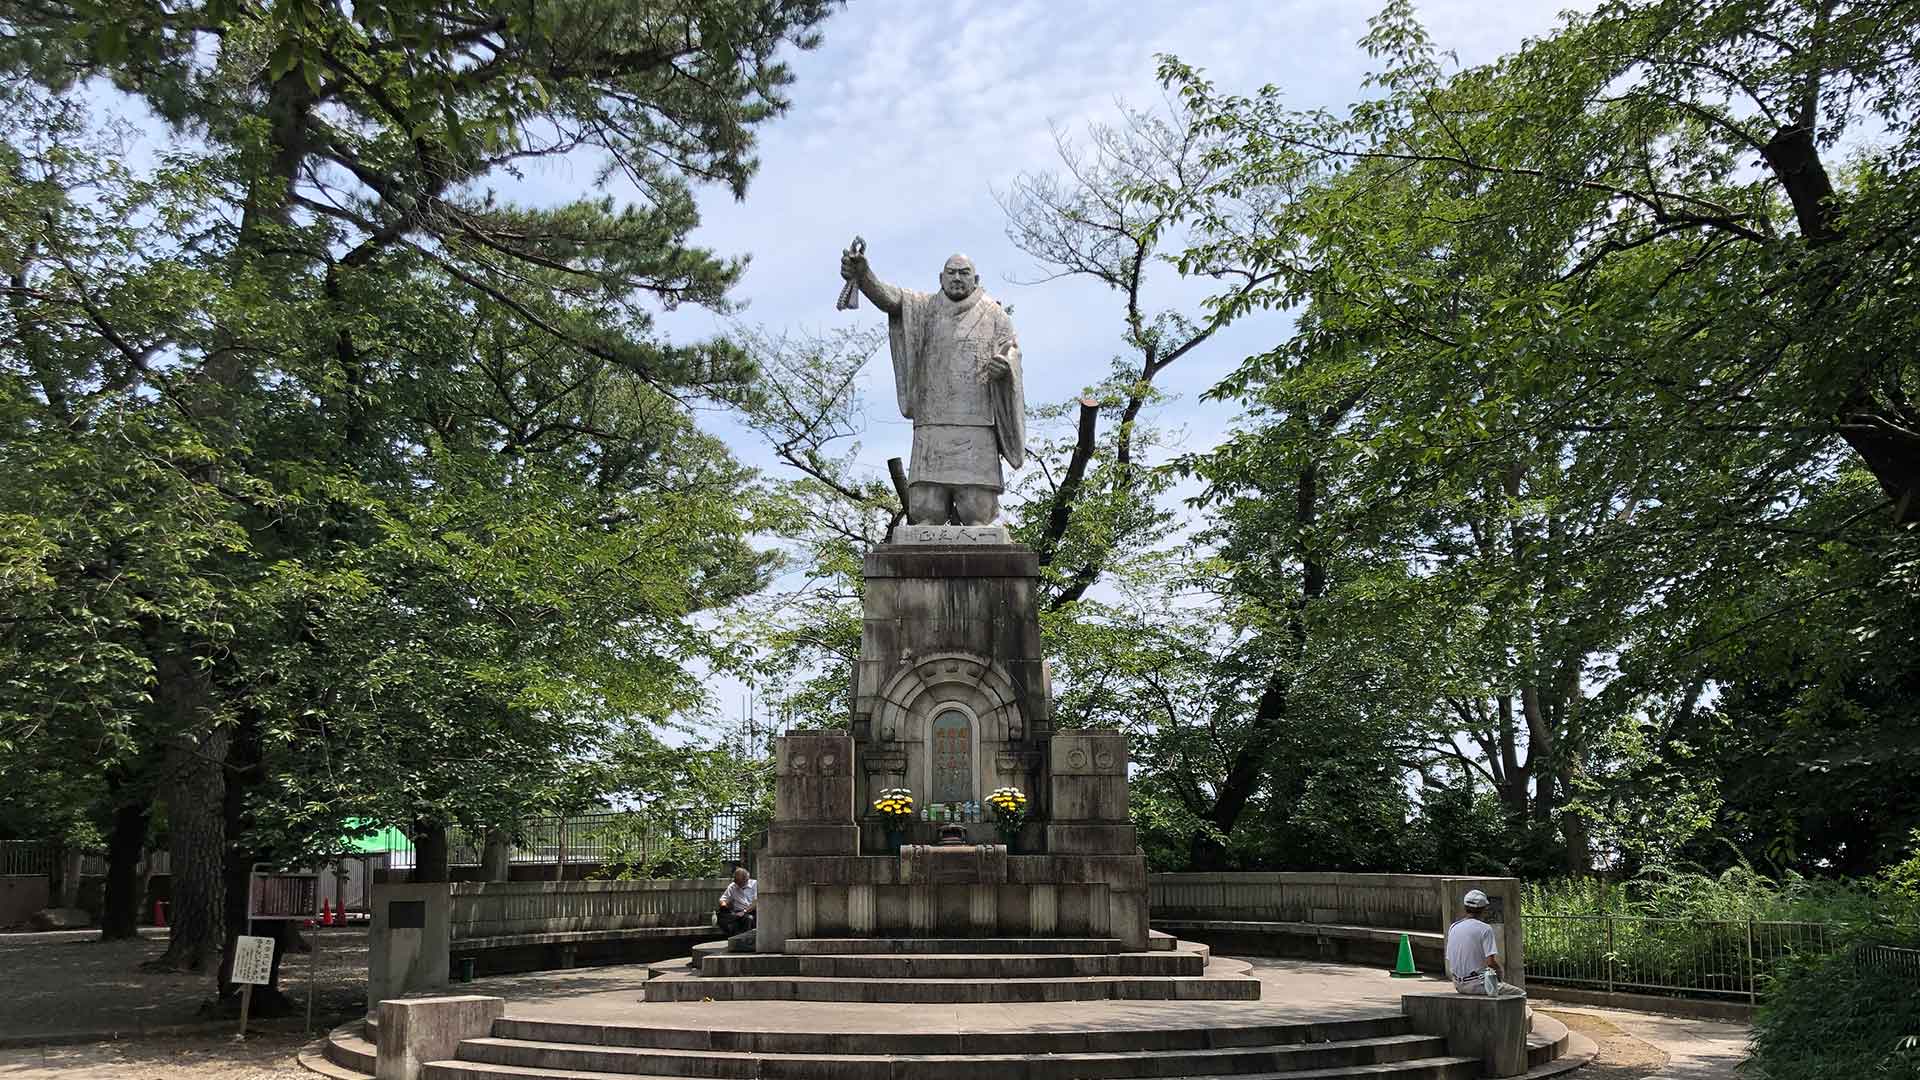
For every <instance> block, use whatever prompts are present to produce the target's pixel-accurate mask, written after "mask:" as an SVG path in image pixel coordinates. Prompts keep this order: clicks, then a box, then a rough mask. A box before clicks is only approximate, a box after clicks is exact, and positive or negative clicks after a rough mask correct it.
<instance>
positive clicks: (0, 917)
mask: <svg viewBox="0 0 1920 1080" xmlns="http://www.w3.org/2000/svg"><path fill="white" fill-rule="evenodd" d="M51 896H52V891H51V889H50V888H49V885H48V879H47V876H46V875H45V874H8V875H6V876H0V926H25V925H27V921H28V920H29V919H31V918H33V913H34V912H36V911H39V910H40V909H41V908H43V907H46V906H48V904H49V903H50V902H51V900H50V898H51Z"/></svg>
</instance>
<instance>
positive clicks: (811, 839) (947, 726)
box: [700, 245, 1171, 982]
mask: <svg viewBox="0 0 1920 1080" xmlns="http://www.w3.org/2000/svg"><path fill="white" fill-rule="evenodd" d="M841 271H842V274H843V276H844V277H845V278H846V279H847V281H848V282H849V283H850V285H851V286H852V287H853V288H855V289H857V290H858V292H859V293H861V294H863V295H865V296H866V297H867V298H868V299H870V300H871V301H872V302H873V304H874V306H875V307H878V308H879V309H881V311H882V312H884V313H885V314H886V315H887V319H888V329H889V338H890V343H891V351H892V357H893V369H894V374H895V381H896V383H897V385H898V387H899V402H900V408H901V412H902V413H903V414H905V415H906V416H908V417H910V418H912V419H913V421H914V437H913V460H912V467H911V471H910V474H909V483H908V489H907V493H906V495H907V498H906V502H907V507H906V509H907V522H906V523H905V524H903V525H900V526H898V527H896V528H895V529H894V530H893V533H892V535H891V536H890V537H889V541H890V542H889V543H886V544H882V545H879V546H877V547H875V548H873V549H872V550H871V551H869V552H868V553H867V556H866V564H865V567H864V574H865V578H866V592H865V613H864V620H863V624H862V631H861V641H860V658H859V660H858V661H857V662H856V663H855V664H854V670H853V672H852V676H853V715H852V716H851V717H850V718H849V723H848V725H847V729H846V730H844V731H789V732H788V733H787V734H786V735H785V736H783V737H781V738H780V739H779V740H777V743H778V745H777V750H776V769H777V781H776V788H775V791H776V795H775V803H776V805H775V821H774V824H773V826H772V829H771V830H770V832H769V840H768V845H767V848H766V849H765V851H764V852H763V853H762V854H761V855H760V857H759V861H758V878H759V900H758V908H757V910H758V912H759V927H758V930H757V933H756V942H755V950H756V952H757V953H759V954H781V953H785V952H788V951H789V948H790V947H792V948H794V949H795V950H797V951H800V952H804V951H807V950H809V949H812V948H815V947H816V946H814V945H812V944H811V943H812V942H816V941H818V940H820V939H838V940H841V941H842V942H843V945H842V946H838V947H839V948H843V949H844V948H851V947H854V946H853V945H851V944H844V942H845V941H846V939H871V940H873V941H875V942H879V941H883V940H884V941H897V940H899V939H953V938H1005V939H1047V938H1054V939H1087V940H1093V939H1098V940H1101V941H1107V942H1110V943H1111V944H1112V947H1113V949H1114V950H1115V951H1117V952H1128V951H1136V950H1146V949H1147V946H1148V932H1147V903H1146V899H1147V897H1146V862H1145V859H1144V858H1143V857H1142V855H1141V854H1140V851H1139V847H1138V845H1137V843H1136V840H1135V837H1134V829H1133V826H1132V825H1131V824H1129V823H1128V820H1127V794H1126V792H1127V777H1126V771H1127V751H1126V740H1125V739H1124V738H1123V737H1122V736H1121V735H1120V734H1119V733H1117V732H1112V731H1056V730H1055V729H1054V726H1053V714H1052V701H1051V690H1050V687H1049V686H1048V681H1047V669H1046V664H1045V662H1044V660H1043V658H1042V654H1041V648H1040V622H1039V612H1038V605H1037V595H1036V588H1037V585H1038V583H1039V577H1040V562H1039V559H1038V557H1037V556H1035V554H1034V553H1033V552H1032V551H1031V550H1029V549H1028V548H1026V547H1024V546H1022V545H1020V544H1017V543H1014V542H1013V541H1012V540H1011V538H1010V537H1009V536H1008V534H1007V530H1006V529H1005V527H1003V526H1000V525H997V524H995V523H994V521H993V519H994V517H995V516H996V515H997V512H998V500H999V495H1000V492H1001V488H1002V473H1001V464H1002V462H1005V463H1006V464H1010V465H1013V466H1016V467H1017V466H1018V465H1019V464H1020V463H1021V462H1022V461H1023V460H1024V455H1025V449H1024V446H1023V445H1022V440H1023V439H1024V438H1025V426H1024V425H1025V419H1024V416H1025V403H1024V401H1023V400H1022V398H1021V394H1022V389H1021V379H1020V349H1019V343H1018V339H1017V338H1016V337H1015V336H1014V333H1013V326H1012V322H1011V320H1010V319H1009V318H1008V317H1007V315H1006V312H1005V310H1004V309H1003V308H1001V307H1000V305H998V304H997V303H995V302H994V301H993V300H992V299H991V298H990V297H988V296H986V294H985V293H984V292H982V291H981V290H980V287H979V283H978V281H977V279H976V277H975V273H974V268H973V265H972V263H971V262H970V261H968V260H967V259H966V258H965V257H964V256H955V257H953V258H952V259H949V260H948V261H947V263H946V265H945V267H943V268H942V271H941V276H940V277H941V288H940V291H939V292H938V293H931V294H930V293H919V292H915V291H913V290H911V289H904V288H900V287H897V286H893V285H888V284H885V283H883V282H881V281H880V280H879V279H877V278H876V277H874V275H873V273H872V271H871V270H870V269H869V268H868V267H867V264H866V257H865V252H864V245H856V246H855V247H854V248H850V249H849V250H848V252H847V253H846V254H845V255H844V256H843V258H842V262H841ZM850 296H851V293H848V294H846V297H850ZM848 303H849V301H848V300H847V299H846V298H845V297H843V305H846V304H848ZM1002 787H1016V788H1019V789H1021V790H1022V791H1023V792H1025V793H1026V794H1027V795H1028V799H1029V802H1028V807H1029V818H1028V821H1027V823H1026V825H1025V826H1024V828H1022V830H1021V831H1020V832H1019V833H1018V835H1017V836H1014V837H1012V838H1011V840H1012V843H1011V844H1006V843H1002V842H1000V838H999V837H998V836H997V835H996V830H995V827H994V825H993V824H992V822H991V820H990V818H989V816H988V814H987V813H986V810H985V800H986V797H987V795H988V794H989V793H991V792H992V791H994V790H995V789H997V788H1002ZM890 788H906V789H909V790H911V791H912V792H913V794H914V801H915V805H916V807H917V808H918V810H919V813H918V815H917V817H916V820H914V821H913V822H912V823H911V824H910V825H909V827H908V828H907V829H906V830H905V831H906V843H905V844H904V845H903V846H901V847H900V848H899V849H898V850H895V849H894V848H893V847H892V845H891V844H890V843H889V839H888V835H887V834H888V827H887V825H886V824H885V823H884V822H882V821H881V820H879V819H878V818H877V817H876V816H875V815H874V814H873V813H872V812H871V811H870V810H869V809H868V808H869V807H871V806H872V804H873V801H874V799H875V798H876V797H877V796H878V795H879V793H880V792H881V791H883V790H886V789H890ZM895 831H896V836H895V842H897V840H898V835H897V834H898V830H897V829H896V830H895ZM943 833H944V834H945V838H946V839H945V842H944V843H942V842H940V841H941V838H942V834H943ZM876 947H877V946H876ZM888 948H889V949H891V948H893V947H892V946H888ZM883 951H884V950H883ZM711 962H712V961H709V963H711ZM1169 962H1171V961H1169ZM722 967H723V968H724V967H725V964H724V963H723V964H722ZM700 981H701V982H705V981H706V980H700Z"/></svg>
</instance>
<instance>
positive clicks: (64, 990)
mask: <svg viewBox="0 0 1920 1080" xmlns="http://www.w3.org/2000/svg"><path fill="white" fill-rule="evenodd" d="M308 937H309V939H310V940H311V941H313V942H314V943H315V944H316V945H317V946H318V948H319V952H318V956H319V975H318V979H317V985H316V990H317V991H318V993H317V995H316V1001H315V1005H314V1017H315V1024H316V1027H318V1026H319V1022H320V1021H321V1020H323V1019H325V1018H329V1017H334V1016H340V1015H348V1014H352V1013H356V1012H358V1011H360V1010H361V1009H362V1008H363V1007H364V1000H365V994H366V978H367V959H366V954H367V942H366V932H365V931H364V930H359V929H330V930H312V931H308ZM10 938H12V935H6V936H0V986H4V987H5V992H4V993H0V1045H5V1044H14V1045H19V1044H22V1043H25V1042H29V1041H39V1042H53V1041H61V1040H67V1041H73V1040H75V1039H77V1038H78V1037H80V1036H84V1035H88V1034H92V1035H95V1036H97V1037H103V1038H110V1037H115V1036H119V1037H125V1036H131V1035H140V1034H142V1033H148V1032H154V1031H155V1030H160V1031H165V1030H167V1029H170V1028H177V1027H179V1026H182V1025H200V1024H215V1023H218V1022H219V1021H220V1020H221V1019H222V1018H221V1017H219V1016H213V1015H209V1014H208V1013H205V1012H203V1011H202V1010H203V1009H204V1008H206V1007H207V1005H208V1002H209V1000H210V999H211V998H212V996H213V981H212V978H211V976H208V975H204V974H177V975H176V974H156V973H153V972H147V971H142V970H140V964H141V962H142V961H145V960H151V959H154V958H156V957H158V956H160V955H161V954H162V953H164V952H165V951H166V940H165V939H164V938H142V939H140V940H137V941H112V942H102V941H98V940H90V939H81V940H74V939H72V938H67V939H65V940H54V941H47V940H45V939H41V940H33V939H29V938H27V937H26V936H25V935H22V936H21V938H20V939H19V940H9V939H10ZM314 956H315V954H313V953H300V954H295V955H292V956H290V957H288V958H287V959H286V960H285V961H283V962H282V964H281V969H280V985H281V989H282V990H284V991H285V992H286V994H287V995H288V996H289V997H290V998H291V999H292V1001H293V1003H294V1005H295V1006H296V1008H298V1009H299V1010H301V1011H303V1012H304V1009H305V1006H306V1001H307V986H308V983H309V982H310V981H314V977H313V976H312V974H311V973H312V972H313V971H314V967H313V962H314ZM302 1019H304V1017H302ZM236 1027H237V1025H236ZM298 1030H299V1028H298V1026H297V1025H296V1027H295V1031H296V1032H297V1031H298ZM8 1060H12V1059H11V1058H9V1059H8ZM0 1075H6V1073H5V1067H4V1066H0ZM128 1075H133V1074H131V1073H129V1074H128ZM153 1075H156V1076H158V1075H163V1074H160V1073H155V1074H153Z"/></svg>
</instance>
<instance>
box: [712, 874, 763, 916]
mask: <svg viewBox="0 0 1920 1080" xmlns="http://www.w3.org/2000/svg"><path fill="white" fill-rule="evenodd" d="M759 895H760V883H759V882H758V881H748V882H747V884H746V885H745V887H742V886H741V884H740V883H739V882H737V881H734V882H729V883H728V884H727V891H726V892H723V893H721V894H720V902H721V903H722V904H725V905H726V906H727V910H728V911H731V912H733V913H734V914H735V915H744V914H746V911H747V909H748V908H749V907H752V906H753V902H754V900H755V899H757V898H758V897H759Z"/></svg>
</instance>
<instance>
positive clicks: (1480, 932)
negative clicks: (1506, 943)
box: [1447, 918, 1500, 982]
mask: <svg viewBox="0 0 1920 1080" xmlns="http://www.w3.org/2000/svg"><path fill="white" fill-rule="evenodd" d="M1499 955H1500V932H1499V931H1498V930H1495V929H1494V928H1493V925H1492V924H1491V923H1484V922H1481V921H1480V920H1479V919H1473V918H1467V919H1461V920H1460V921H1459V922H1457V923H1454V924H1453V925H1452V926H1450V927H1448V928H1447V974H1448V975H1449V976H1451V977H1452V978H1453V979H1454V980H1455V981H1456V982H1457V981H1459V980H1461V979H1465V978H1468V977H1470V976H1472V975H1474V974H1476V973H1477V972H1481V971H1485V970H1486V967H1487V957H1489V956H1499Z"/></svg>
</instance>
